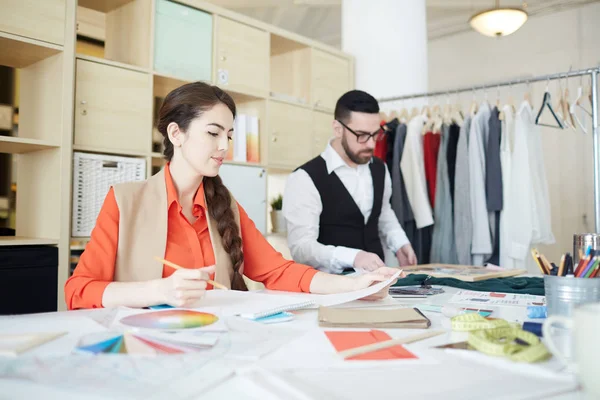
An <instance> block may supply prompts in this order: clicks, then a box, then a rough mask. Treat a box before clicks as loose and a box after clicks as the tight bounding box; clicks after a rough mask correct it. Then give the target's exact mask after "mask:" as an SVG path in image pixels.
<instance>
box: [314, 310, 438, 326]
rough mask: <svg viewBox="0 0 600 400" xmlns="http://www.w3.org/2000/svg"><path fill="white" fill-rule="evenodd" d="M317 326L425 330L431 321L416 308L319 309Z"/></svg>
mask: <svg viewBox="0 0 600 400" xmlns="http://www.w3.org/2000/svg"><path fill="white" fill-rule="evenodd" d="M319 326H322V327H329V328H412V329H426V328H429V327H430V326H431V321H430V320H429V319H428V318H427V317H426V316H424V315H423V314H422V313H421V312H420V311H419V310H418V309H416V308H395V309H384V310H374V309H372V308H369V309H364V308H358V309H357V308H331V307H319Z"/></svg>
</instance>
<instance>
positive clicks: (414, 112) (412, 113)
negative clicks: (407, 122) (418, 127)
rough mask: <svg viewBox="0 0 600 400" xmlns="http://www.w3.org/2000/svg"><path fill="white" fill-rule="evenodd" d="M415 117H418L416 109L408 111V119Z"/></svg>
mask: <svg viewBox="0 0 600 400" xmlns="http://www.w3.org/2000/svg"><path fill="white" fill-rule="evenodd" d="M417 115H419V109H418V108H417V107H413V108H412V110H411V111H410V119H413V118H414V117H416V116H417Z"/></svg>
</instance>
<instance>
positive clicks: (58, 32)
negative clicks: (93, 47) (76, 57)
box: [0, 0, 66, 45]
mask: <svg viewBox="0 0 600 400" xmlns="http://www.w3.org/2000/svg"><path fill="white" fill-rule="evenodd" d="M1 3H2V4H1V5H0V31H2V32H8V33H12V34H15V35H19V36H25V37H28V38H32V39H38V40H43V41H45V42H50V43H55V44H60V45H62V44H64V42H65V14H66V0H43V1H40V0H2V1H1Z"/></svg>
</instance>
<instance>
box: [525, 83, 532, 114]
mask: <svg viewBox="0 0 600 400" xmlns="http://www.w3.org/2000/svg"><path fill="white" fill-rule="evenodd" d="M523 100H525V101H526V102H527V103H528V104H529V106H530V107H531V108H533V103H532V101H531V82H529V81H527V89H526V90H525V94H524V95H523Z"/></svg>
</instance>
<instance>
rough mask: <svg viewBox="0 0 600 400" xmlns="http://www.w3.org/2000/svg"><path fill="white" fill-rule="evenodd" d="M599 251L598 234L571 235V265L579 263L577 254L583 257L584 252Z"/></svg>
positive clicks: (599, 236) (599, 241) (599, 238)
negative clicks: (581, 254)
mask: <svg viewBox="0 0 600 400" xmlns="http://www.w3.org/2000/svg"><path fill="white" fill-rule="evenodd" d="M588 247H589V248H591V249H592V250H600V233H576V234H574V235H573V263H574V265H577V263H578V262H579V253H580V252H581V253H583V254H584V255H585V252H586V250H587V249H588Z"/></svg>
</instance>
